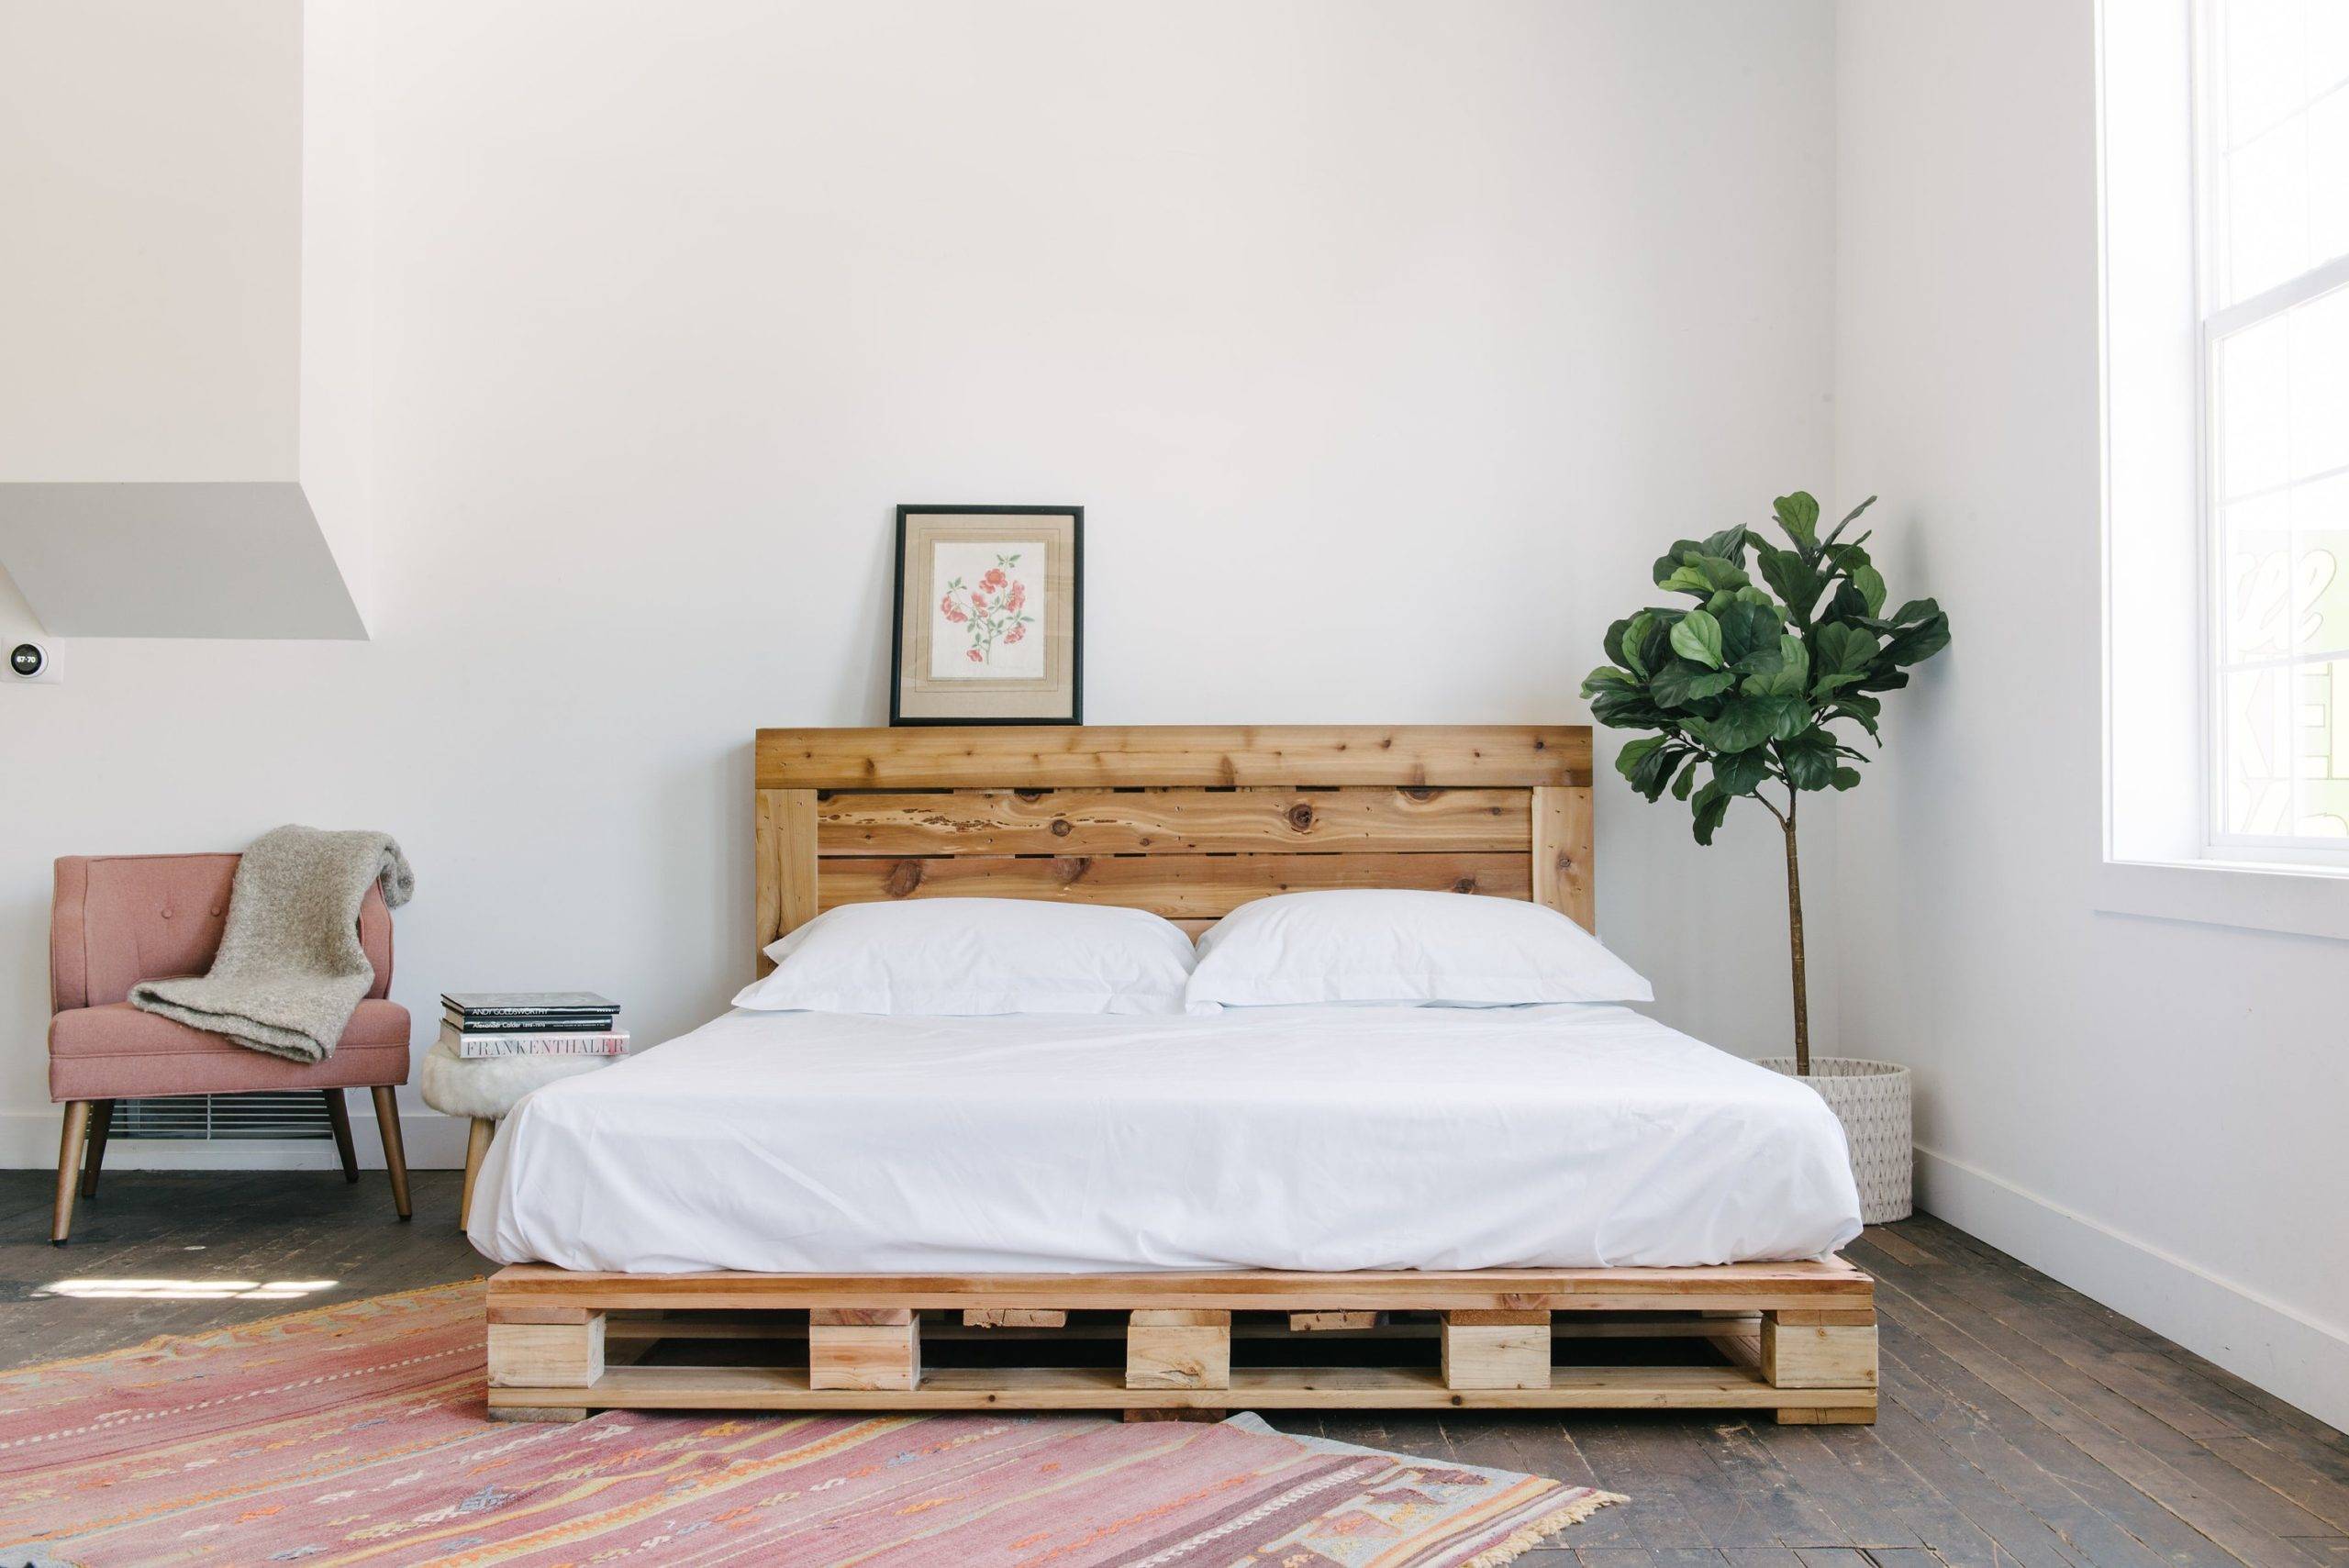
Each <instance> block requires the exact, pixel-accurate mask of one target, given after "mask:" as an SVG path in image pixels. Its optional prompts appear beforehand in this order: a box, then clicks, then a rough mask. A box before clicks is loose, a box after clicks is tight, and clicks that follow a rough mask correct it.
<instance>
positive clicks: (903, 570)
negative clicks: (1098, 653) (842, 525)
mask: <svg viewBox="0 0 2349 1568" xmlns="http://www.w3.org/2000/svg"><path fill="white" fill-rule="evenodd" d="M896 599H897V606H896V640H895V641H894V642H893V643H892V644H891V647H890V654H889V722H890V723H892V724H1082V723H1083V722H1084V721H1085V718H1084V709H1083V706H1082V704H1081V701H1080V697H1081V681H1082V678H1083V675H1084V670H1085V508H1084V507H1082V506H900V507H898V508H897V595H896Z"/></svg>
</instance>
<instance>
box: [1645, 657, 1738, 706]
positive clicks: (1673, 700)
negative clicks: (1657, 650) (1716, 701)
mask: <svg viewBox="0 0 2349 1568" xmlns="http://www.w3.org/2000/svg"><path fill="white" fill-rule="evenodd" d="M1736 683H1737V675H1736V673H1734V672H1733V671H1729V670H1708V669H1706V668H1705V667H1704V666H1703V665H1702V664H1691V663H1690V662H1688V661H1687V660H1686V659H1675V660H1674V661H1673V662H1671V663H1669V664H1667V665H1665V666H1664V668H1663V669H1661V670H1658V671H1657V672H1656V673H1655V679H1654V680H1653V681H1651V682H1649V683H1648V691H1649V693H1650V694H1651V695H1653V696H1654V698H1655V700H1656V706H1659V707H1687V706H1689V705H1690V704H1692V703H1700V702H1703V701H1704V700H1705V699H1706V698H1708V697H1717V696H1719V695H1721V693H1723V692H1725V691H1727V690H1729V688H1730V687H1731V686H1732V685H1734V684H1736Z"/></svg>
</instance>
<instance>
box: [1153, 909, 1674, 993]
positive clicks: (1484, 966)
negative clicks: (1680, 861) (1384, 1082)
mask: <svg viewBox="0 0 2349 1568" xmlns="http://www.w3.org/2000/svg"><path fill="white" fill-rule="evenodd" d="M1184 995H1185V999H1186V1005H1187V1010H1188V1011H1191V1012H1194V1013H1211V1012H1214V1011H1215V1010H1216V1009H1217V1008H1218V1007H1219V1006H1224V1007H1248V1006H1279V1005H1282V1004H1287V1003H1297V1002H1375V1003H1386V1004H1390V1005H1393V1004H1408V1005H1417V1006H1455V1007H1492V1006H1513V1005H1517V1004H1520V1003H1528V1002H1650V1001H1653V1000H1654V999H1655V992H1654V990H1653V988H1652V987H1651V986H1650V985H1649V984H1648V983H1647V982H1646V981H1645V980H1643V979H1642V978H1641V977H1640V976H1639V974H1638V973H1635V972H1634V971H1633V970H1632V969H1631V966H1630V965H1629V964H1627V963H1625V962H1623V961H1622V960H1621V959H1620V958H1617V957H1616V956H1615V955H1614V954H1613V953H1611V952H1609V951H1607V950H1606V949H1605V948H1603V947H1601V946H1600V945H1599V942H1598V938H1597V937H1594V936H1592V935H1591V934H1590V933H1589V932H1588V931H1586V930H1584V929H1582V928H1581V927H1580V926H1577V925H1575V923H1574V922H1573V921H1572V920H1570V919H1568V918H1567V917H1565V916H1564V915H1562V914H1560V913H1558V911H1556V910H1555V909H1552V908H1550V907H1548V906H1544V905H1540V904H1528V903H1524V902H1522V901H1520V900H1518V899H1514V898H1490V897H1479V896H1477V895H1475V894H1462V893H1406V892H1400V891H1395V892H1388V891H1383V890H1363V891H1355V892H1336V893H1284V894H1280V895H1275V896H1274V897H1271V898H1259V899H1257V900H1256V901H1255V902H1253V903H1251V904H1243V905H1241V906H1240V907H1239V908H1237V909H1235V910H1233V911H1232V912H1231V913H1230V914H1229V915H1227V916H1225V917H1223V918H1222V919H1220V920H1219V921H1217V922H1216V923H1215V924H1214V925H1213V926H1210V927H1209V928H1208V931H1207V934H1206V935H1204V936H1202V937H1201V938H1200V939H1199V959H1198V962H1197V965H1196V966H1195V967H1194V968H1193V969H1192V971H1191V984H1190V985H1189V987H1188V989H1187V990H1186V992H1185V993H1184Z"/></svg>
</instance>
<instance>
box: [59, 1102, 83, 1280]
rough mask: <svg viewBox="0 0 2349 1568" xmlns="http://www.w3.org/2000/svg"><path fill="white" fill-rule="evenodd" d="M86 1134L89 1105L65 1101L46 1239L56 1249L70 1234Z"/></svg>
mask: <svg viewBox="0 0 2349 1568" xmlns="http://www.w3.org/2000/svg"><path fill="white" fill-rule="evenodd" d="M89 1132H90V1102H89V1101H87V1100H68V1101H67V1102H66V1103H65V1131H64V1135H63V1136H62V1137H61V1138H60V1139H59V1140H58V1144H57V1210H56V1213H55V1214H54V1215H53V1216H51V1218H50V1226H49V1239H50V1242H51V1244H53V1245H55V1246H59V1247H62V1246H64V1245H65V1240H66V1238H67V1237H69V1236H71V1235H72V1234H73V1195H74V1189H75V1188H76V1187H77V1186H78V1185H79V1184H80V1182H81V1177H82V1144H83V1140H84V1139H86V1138H87V1137H88V1136H89Z"/></svg>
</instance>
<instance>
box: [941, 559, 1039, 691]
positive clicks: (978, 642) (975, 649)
mask: <svg viewBox="0 0 2349 1568" xmlns="http://www.w3.org/2000/svg"><path fill="white" fill-rule="evenodd" d="M1018 565H1019V554H1018V553H1017V552H1014V553H1012V554H1009V555H998V556H996V558H995V564H994V565H993V566H991V567H989V568H987V570H986V571H985V573H982V574H981V575H980V577H979V581H978V583H977V584H976V585H975V586H973V585H970V584H965V583H964V582H963V579H961V578H960V577H955V578H950V579H949V580H948V582H947V584H946V592H945V594H944V595H942V596H941V597H940V599H939V601H938V613H939V616H940V617H941V618H942V619H943V620H945V622H946V623H947V624H948V625H950V626H961V627H967V628H970V637H971V646H970V647H968V648H967V649H965V650H963V658H965V659H967V660H969V661H970V662H972V663H974V664H992V663H994V662H995V645H996V643H998V642H1000V643H1003V644H1004V645H1005V646H1007V647H1008V646H1009V645H1011V644H1012V643H1015V642H1024V641H1026V640H1027V639H1028V628H1030V626H1032V625H1034V624H1035V621H1036V617H1034V616H1031V615H1030V614H1029V613H1028V584H1027V583H1026V582H1025V581H1023V580H1022V579H1020V578H1018V577H1015V576H1013V575H1012V570H1013V569H1014V568H1016V567H1017V566H1018Z"/></svg>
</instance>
